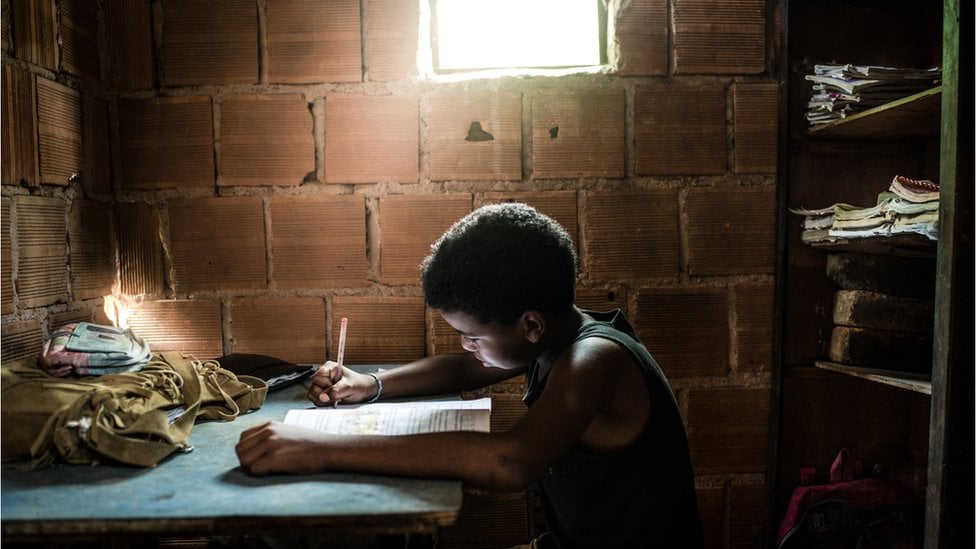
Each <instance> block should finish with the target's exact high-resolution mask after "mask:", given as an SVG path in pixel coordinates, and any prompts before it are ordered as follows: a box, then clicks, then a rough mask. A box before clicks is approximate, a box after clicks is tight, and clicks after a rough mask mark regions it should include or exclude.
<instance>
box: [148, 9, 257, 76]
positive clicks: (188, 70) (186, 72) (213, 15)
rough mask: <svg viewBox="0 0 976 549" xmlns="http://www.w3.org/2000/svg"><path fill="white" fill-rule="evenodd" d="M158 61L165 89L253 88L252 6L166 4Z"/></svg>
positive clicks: (254, 24) (254, 25)
mask: <svg viewBox="0 0 976 549" xmlns="http://www.w3.org/2000/svg"><path fill="white" fill-rule="evenodd" d="M161 55H162V59H161V61H160V63H161V64H162V68H163V70H162V83H163V85H164V86H192V85H197V84H256V83H257V82H258V11H257V4H255V3H254V1H253V0H209V1H207V2H199V1H197V0H166V1H165V2H163V43H162V54H161Z"/></svg>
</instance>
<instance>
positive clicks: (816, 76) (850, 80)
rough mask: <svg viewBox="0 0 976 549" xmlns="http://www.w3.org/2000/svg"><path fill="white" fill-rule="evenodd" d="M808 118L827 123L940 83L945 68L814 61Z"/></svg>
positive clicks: (815, 122)
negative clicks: (816, 63)
mask: <svg viewBox="0 0 976 549" xmlns="http://www.w3.org/2000/svg"><path fill="white" fill-rule="evenodd" d="M813 70H814V73H813V74H809V75H807V76H806V79H807V80H809V81H811V82H813V86H812V92H813V93H812V94H811V97H810V101H809V102H808V103H807V112H806V118H807V121H809V122H810V124H812V125H816V124H825V123H827V122H832V121H834V120H839V119H841V118H846V117H848V116H850V115H852V114H854V113H857V112H860V111H865V110H867V109H870V108H873V107H877V106H879V105H884V104H885V103H890V102H892V101H895V100H898V99H901V98H903V97H908V96H909V95H912V94H916V93H919V92H922V91H925V90H927V89H930V88H932V87H935V86H937V85H939V83H940V82H941V80H942V70H941V69H940V68H939V67H934V68H930V69H909V68H899V67H877V66H870V65H867V66H856V65H851V64H846V65H814V68H813Z"/></svg>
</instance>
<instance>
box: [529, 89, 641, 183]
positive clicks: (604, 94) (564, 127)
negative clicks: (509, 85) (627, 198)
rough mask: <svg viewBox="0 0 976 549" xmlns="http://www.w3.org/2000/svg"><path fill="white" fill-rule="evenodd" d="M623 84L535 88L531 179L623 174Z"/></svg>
mask: <svg viewBox="0 0 976 549" xmlns="http://www.w3.org/2000/svg"><path fill="white" fill-rule="evenodd" d="M625 106H626V98H625V96H624V90H622V89H612V88H607V89H585V90H568V89H538V90H535V91H534V92H533V93H532V178H533V179H556V178H573V177H623V176H624V139H625V124H624V109H625Z"/></svg>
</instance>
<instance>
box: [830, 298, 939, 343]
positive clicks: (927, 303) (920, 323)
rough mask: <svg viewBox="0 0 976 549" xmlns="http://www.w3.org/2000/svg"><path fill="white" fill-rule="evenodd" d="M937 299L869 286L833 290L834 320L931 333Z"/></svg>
mask: <svg viewBox="0 0 976 549" xmlns="http://www.w3.org/2000/svg"><path fill="white" fill-rule="evenodd" d="M934 305H935V303H934V301H933V300H931V299H918V298H914V297H901V296H895V295H889V294H882V293H878V292H871V291H866V290H838V291H837V293H836V294H834V324H837V325H840V326H856V327H858V328H877V329H879V330H900V331H904V332H914V333H923V334H930V333H932V328H933V318H934V317H933V314H934V313H933V308H934Z"/></svg>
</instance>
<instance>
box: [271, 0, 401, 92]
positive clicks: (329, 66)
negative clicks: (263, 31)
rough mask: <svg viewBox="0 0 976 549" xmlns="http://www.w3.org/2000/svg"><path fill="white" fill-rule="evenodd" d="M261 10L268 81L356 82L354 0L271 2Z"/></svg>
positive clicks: (357, 47)
mask: <svg viewBox="0 0 976 549" xmlns="http://www.w3.org/2000/svg"><path fill="white" fill-rule="evenodd" d="M266 11H267V16H266V20H267V29H268V46H267V49H268V80H270V81H271V82H273V83H279V82H280V83H286V84H311V83H317V82H360V81H362V65H363V62H362V58H361V51H362V46H361V44H360V31H359V29H360V18H359V0H338V1H332V2H327V3H323V2H320V1H318V0H275V1H274V2H269V3H268V4H267V9H266ZM414 23H416V22H414Z"/></svg>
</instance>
